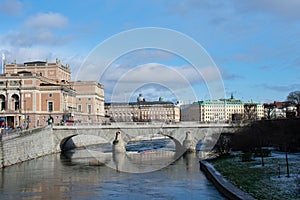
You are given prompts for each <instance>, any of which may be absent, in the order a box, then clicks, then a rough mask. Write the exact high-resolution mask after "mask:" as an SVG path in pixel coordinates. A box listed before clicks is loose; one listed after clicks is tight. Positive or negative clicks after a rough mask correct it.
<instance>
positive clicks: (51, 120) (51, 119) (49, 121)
mask: <svg viewBox="0 0 300 200" xmlns="http://www.w3.org/2000/svg"><path fill="white" fill-rule="evenodd" d="M52 124H53V117H52V116H51V115H49V119H48V125H52Z"/></svg>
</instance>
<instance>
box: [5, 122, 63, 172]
mask: <svg viewBox="0 0 300 200" xmlns="http://www.w3.org/2000/svg"><path fill="white" fill-rule="evenodd" d="M52 132H53V131H52V128H51V127H42V128H37V129H31V130H25V131H22V132H19V133H14V134H12V135H8V136H3V137H2V140H1V144H0V160H1V162H0V168H3V167H7V166H10V165H13V164H17V163H20V162H24V161H27V160H31V159H35V158H38V157H41V156H45V155H48V154H52V153H57V152H59V151H60V149H58V148H57V147H56V142H55V136H54V135H53V134H52ZM28 135H30V137H28Z"/></svg>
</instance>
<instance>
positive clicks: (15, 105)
mask: <svg viewBox="0 0 300 200" xmlns="http://www.w3.org/2000/svg"><path fill="white" fill-rule="evenodd" d="M11 98H12V101H13V105H12V106H13V109H14V110H19V109H20V98H19V96H18V95H17V94H13V95H12V96H11Z"/></svg>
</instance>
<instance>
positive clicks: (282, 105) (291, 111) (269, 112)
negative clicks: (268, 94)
mask: <svg viewBox="0 0 300 200" xmlns="http://www.w3.org/2000/svg"><path fill="white" fill-rule="evenodd" d="M298 110H299V107H298V108H297V105H296V104H294V103H292V102H287V101H284V102H280V101H274V102H273V103H265V104H264V112H265V118H266V119H283V118H294V117H296V116H299V111H298Z"/></svg>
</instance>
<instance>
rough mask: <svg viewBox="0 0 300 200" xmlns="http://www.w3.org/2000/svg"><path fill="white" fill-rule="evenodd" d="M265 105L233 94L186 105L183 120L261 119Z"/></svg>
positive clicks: (182, 111) (182, 110) (182, 114)
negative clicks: (237, 97)
mask: <svg viewBox="0 0 300 200" xmlns="http://www.w3.org/2000/svg"><path fill="white" fill-rule="evenodd" d="M263 114H264V112H263V106H262V105H261V104H260V103H256V102H242V101H241V100H237V99H235V98H233V96H231V98H230V99H219V100H206V101H198V102H194V103H193V104H190V105H185V106H183V107H182V109H181V116H182V120H183V121H200V122H216V121H224V122H225V121H234V120H241V118H242V119H249V120H250V119H251V120H254V119H261V118H262V117H263Z"/></svg>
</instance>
